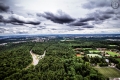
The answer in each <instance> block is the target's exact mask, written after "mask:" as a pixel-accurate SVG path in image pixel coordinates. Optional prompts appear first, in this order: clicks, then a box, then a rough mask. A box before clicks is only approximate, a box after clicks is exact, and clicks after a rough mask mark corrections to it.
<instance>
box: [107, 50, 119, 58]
mask: <svg viewBox="0 0 120 80" xmlns="http://www.w3.org/2000/svg"><path fill="white" fill-rule="evenodd" d="M106 52H107V53H108V54H109V55H111V56H113V57H114V56H115V55H119V54H117V53H115V52H112V51H106Z"/></svg>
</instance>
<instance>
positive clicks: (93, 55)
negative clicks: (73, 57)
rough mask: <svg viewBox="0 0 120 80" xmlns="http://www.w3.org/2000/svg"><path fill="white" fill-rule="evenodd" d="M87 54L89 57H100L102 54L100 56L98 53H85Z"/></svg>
mask: <svg viewBox="0 0 120 80" xmlns="http://www.w3.org/2000/svg"><path fill="white" fill-rule="evenodd" d="M87 55H89V56H90V57H91V56H92V57H95V56H98V57H100V58H101V57H102V56H100V55H98V54H87Z"/></svg>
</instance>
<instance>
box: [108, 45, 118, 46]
mask: <svg viewBox="0 0 120 80" xmlns="http://www.w3.org/2000/svg"><path fill="white" fill-rule="evenodd" d="M109 46H117V45H109Z"/></svg>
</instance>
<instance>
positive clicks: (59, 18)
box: [37, 11, 75, 24]
mask: <svg viewBox="0 0 120 80" xmlns="http://www.w3.org/2000/svg"><path fill="white" fill-rule="evenodd" d="M57 13H58V14H53V13H51V12H44V14H40V13H38V14H37V16H39V17H40V16H42V17H44V18H46V19H48V20H51V21H53V22H55V23H59V24H63V23H70V22H73V21H74V20H75V19H74V18H72V17H70V16H69V15H68V14H66V13H64V12H62V11H58V12H57Z"/></svg>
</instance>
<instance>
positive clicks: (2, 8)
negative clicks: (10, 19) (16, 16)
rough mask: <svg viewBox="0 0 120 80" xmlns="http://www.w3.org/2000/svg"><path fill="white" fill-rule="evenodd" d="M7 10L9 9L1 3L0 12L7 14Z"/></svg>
mask: <svg viewBox="0 0 120 80" xmlns="http://www.w3.org/2000/svg"><path fill="white" fill-rule="evenodd" d="M8 10H9V7H8V6H6V5H5V4H3V3H0V12H7V11H8Z"/></svg>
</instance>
